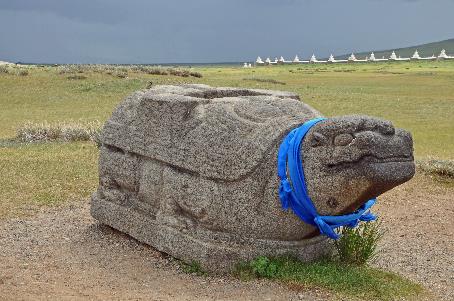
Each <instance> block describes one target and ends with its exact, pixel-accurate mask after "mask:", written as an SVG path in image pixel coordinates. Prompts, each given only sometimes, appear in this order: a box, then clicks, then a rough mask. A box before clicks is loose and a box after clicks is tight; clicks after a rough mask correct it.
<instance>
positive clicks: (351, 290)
mask: <svg viewBox="0 0 454 301" xmlns="http://www.w3.org/2000/svg"><path fill="white" fill-rule="evenodd" d="M235 273H236V275H237V276H238V277H240V278H241V279H244V280H247V279H253V278H267V279H273V280H278V281H281V282H283V283H286V284H287V285H290V286H293V287H295V286H296V287H297V288H304V289H311V288H322V289H324V290H328V291H329V292H332V293H335V294H337V295H338V296H339V297H340V298H341V299H343V300H345V298H346V297H347V298H348V300H352V299H353V300H408V299H410V298H417V297H418V296H420V295H423V294H425V291H424V289H423V287H422V286H420V285H419V284H416V283H413V282H411V281H410V280H407V279H405V278H403V277H401V276H399V275H397V274H394V273H390V272H385V271H381V270H378V269H375V268H372V267H368V266H358V265H346V264H342V263H339V262H336V261H332V260H328V259H325V260H320V261H316V262H310V263H305V262H302V261H299V260H298V259H295V258H293V257H289V256H284V257H276V258H268V257H263V256H262V257H258V258H256V259H255V260H253V261H252V262H250V263H243V264H240V265H239V266H238V267H237V270H236V272H235Z"/></svg>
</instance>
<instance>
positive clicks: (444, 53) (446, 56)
mask: <svg viewBox="0 0 454 301" xmlns="http://www.w3.org/2000/svg"><path fill="white" fill-rule="evenodd" d="M438 59H440V60H449V59H454V56H450V55H447V54H446V50H444V49H442V50H441V52H440V54H439V55H438Z"/></svg>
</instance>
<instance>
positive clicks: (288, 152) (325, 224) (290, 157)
mask: <svg viewBox="0 0 454 301" xmlns="http://www.w3.org/2000/svg"><path fill="white" fill-rule="evenodd" d="M323 120H325V118H317V119H312V120H309V121H307V122H305V123H304V124H303V125H301V126H300V127H298V128H296V129H294V130H292V131H291V132H290V133H289V134H288V135H287V136H286V137H285V139H284V141H283V142H282V143H281V145H280V147H279V153H278V158H277V172H278V175H279V178H280V179H281V183H280V185H279V198H280V200H281V204H282V208H283V209H284V210H287V209H288V208H291V209H292V211H293V212H294V213H295V214H296V215H297V216H298V217H299V218H300V219H301V220H303V221H304V222H305V223H307V224H310V225H313V226H316V227H317V228H318V229H319V231H320V233H321V234H322V235H326V236H328V237H330V238H332V239H338V238H339V235H338V234H337V233H336V232H335V230H336V229H337V228H339V227H342V226H346V227H351V228H354V227H356V226H357V225H358V223H359V221H365V222H368V221H372V220H375V219H376V216H375V215H374V214H372V213H371V212H370V211H369V209H370V208H371V207H372V206H373V205H374V204H375V202H376V199H375V198H374V199H371V200H369V201H367V202H366V203H364V204H363V205H362V206H361V207H360V208H359V209H358V210H356V211H355V212H353V213H351V214H345V215H334V216H330V215H319V214H318V213H317V209H316V208H315V206H314V204H313V203H312V201H311V199H310V198H309V195H308V193H307V188H306V181H305V178H304V171H303V164H302V161H301V156H300V150H301V143H302V141H303V139H304V136H305V135H306V134H307V132H308V131H309V130H310V128H311V127H313V126H314V125H316V124H317V123H319V122H321V121H323ZM287 170H288V173H289V176H290V180H291V183H292V185H290V182H289V179H288V178H287ZM292 187H293V188H292Z"/></svg>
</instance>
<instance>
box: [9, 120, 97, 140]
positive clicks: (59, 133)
mask: <svg viewBox="0 0 454 301" xmlns="http://www.w3.org/2000/svg"><path fill="white" fill-rule="evenodd" d="M100 131H101V124H100V122H98V121H94V122H89V123H85V124H83V123H55V124H50V123H47V122H43V123H32V122H28V123H25V124H24V125H22V126H21V127H19V128H18V129H17V131H16V139H17V140H18V141H20V142H25V143H32V142H42V141H44V142H46V141H56V140H61V141H97V139H98V136H99V133H100Z"/></svg>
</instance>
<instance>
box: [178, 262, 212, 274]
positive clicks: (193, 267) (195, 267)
mask: <svg viewBox="0 0 454 301" xmlns="http://www.w3.org/2000/svg"><path fill="white" fill-rule="evenodd" d="M177 262H178V264H179V266H180V268H181V270H182V271H183V272H184V273H186V274H194V275H197V276H206V275H208V274H207V272H205V271H204V270H203V268H202V266H201V265H200V263H198V262H196V261H191V262H190V263H186V262H184V261H181V260H178V261H177Z"/></svg>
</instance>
